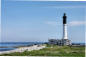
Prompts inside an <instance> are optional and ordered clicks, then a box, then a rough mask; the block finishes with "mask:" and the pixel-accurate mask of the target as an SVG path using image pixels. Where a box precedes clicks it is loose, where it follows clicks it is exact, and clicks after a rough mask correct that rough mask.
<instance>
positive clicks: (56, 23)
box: [45, 21, 61, 26]
mask: <svg viewBox="0 0 86 57" xmlns="http://www.w3.org/2000/svg"><path fill="white" fill-rule="evenodd" d="M45 24H48V25H51V26H57V25H61V23H59V22H56V21H47V22H45Z"/></svg>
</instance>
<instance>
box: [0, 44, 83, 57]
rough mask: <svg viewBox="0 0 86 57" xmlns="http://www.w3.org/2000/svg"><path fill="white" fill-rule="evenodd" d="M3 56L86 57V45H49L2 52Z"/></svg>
mask: <svg viewBox="0 0 86 57" xmlns="http://www.w3.org/2000/svg"><path fill="white" fill-rule="evenodd" d="M1 56H81V57H85V47H70V46H57V45H47V47H46V48H44V49H41V50H33V51H25V52H22V53H19V52H15V53H11V54H2V55H1Z"/></svg>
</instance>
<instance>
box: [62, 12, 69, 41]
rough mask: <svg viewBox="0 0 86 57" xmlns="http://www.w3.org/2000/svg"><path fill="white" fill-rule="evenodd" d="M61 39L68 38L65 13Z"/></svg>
mask: <svg viewBox="0 0 86 57" xmlns="http://www.w3.org/2000/svg"><path fill="white" fill-rule="evenodd" d="M63 39H68V36H67V16H66V13H64V15H63Z"/></svg>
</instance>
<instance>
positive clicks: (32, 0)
mask: <svg viewBox="0 0 86 57" xmlns="http://www.w3.org/2000/svg"><path fill="white" fill-rule="evenodd" d="M9 1H86V0H9Z"/></svg>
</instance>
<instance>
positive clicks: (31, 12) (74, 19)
mask: <svg viewBox="0 0 86 57" xmlns="http://www.w3.org/2000/svg"><path fill="white" fill-rule="evenodd" d="M85 6H86V2H56V1H54V2H48V1H46V2H43V1H42V2H41V1H7V0H4V1H2V35H1V41H2V42H33V41H38V42H40V41H43V42H45V41H48V39H51V38H55V39H62V36H63V24H62V16H63V13H66V14H67V23H68V38H69V39H70V40H71V41H72V42H84V41H85V24H86V23H85Z"/></svg>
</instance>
